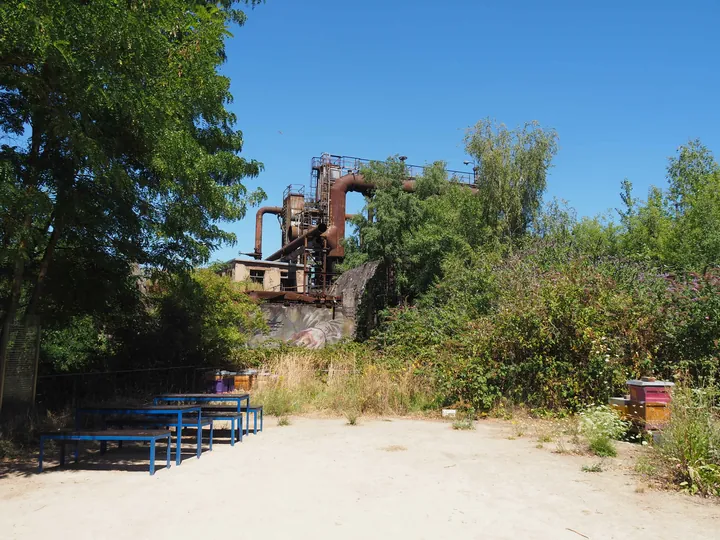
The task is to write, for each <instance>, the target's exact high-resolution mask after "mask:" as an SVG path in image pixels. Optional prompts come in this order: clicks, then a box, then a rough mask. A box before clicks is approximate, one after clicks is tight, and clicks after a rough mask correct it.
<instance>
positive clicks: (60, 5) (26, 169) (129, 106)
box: [0, 0, 263, 360]
mask: <svg viewBox="0 0 720 540" xmlns="http://www.w3.org/2000/svg"><path fill="white" fill-rule="evenodd" d="M239 3H240V2H236V1H233V0H221V1H220V2H210V1H196V2H193V3H190V4H188V3H187V2H182V1H179V0H162V1H159V2H139V1H134V0H129V1H127V2H120V3H118V2H116V1H114V0H98V1H93V2H69V1H67V0H23V1H21V0H9V1H7V2H4V3H2V5H0V28H2V29H3V31H2V33H1V34H0V130H2V132H4V133H5V134H6V140H7V141H8V142H9V143H12V144H3V145H2V147H0V180H1V181H2V185H0V210H1V215H0V246H2V251H1V252H0V271H1V274H0V280H1V281H0V293H1V295H2V298H0V301H1V304H0V311H1V312H2V323H3V324H2V340H1V341H0V360H2V357H3V356H4V351H5V348H6V346H7V342H8V336H9V328H10V324H11V323H12V322H13V320H15V319H16V316H19V317H20V318H22V319H23V320H25V321H26V322H27V321H28V320H30V319H32V318H33V316H34V315H36V314H37V313H38V312H39V311H41V308H42V306H43V299H44V298H46V296H47V295H46V294H45V293H46V292H47V289H46V285H47V284H48V282H49V281H50V279H51V278H52V275H53V273H54V272H55V270H57V269H58V268H56V267H55V266H54V262H57V261H56V260H57V254H58V253H60V252H63V253H68V254H72V255H69V256H68V257H66V258H65V261H64V262H63V263H64V264H72V262H73V260H74V259H75V258H81V257H82V258H84V257H88V258H90V260H91V261H93V262H92V263H91V264H90V266H91V267H92V266H93V265H96V262H97V264H100V265H101V266H102V264H109V263H107V261H113V262H112V264H113V265H115V266H116V267H117V266H119V267H123V268H124V269H125V272H124V273H125V275H127V274H129V273H130V269H131V266H132V265H133V264H140V265H150V266H156V267H161V268H166V269H178V268H184V267H187V266H188V265H189V264H198V263H202V262H205V261H206V260H207V259H208V256H209V254H210V252H211V251H212V249H213V248H215V247H217V246H219V245H221V244H224V243H228V242H233V241H234V236H233V235H232V234H230V233H227V232H225V231H223V230H222V229H221V228H220V227H219V226H218V223H219V222H220V221H222V220H237V219H240V218H241V217H242V216H243V215H244V214H245V209H246V205H247V204H248V203H253V202H255V201H257V200H258V199H260V198H261V197H262V196H263V193H262V191H260V190H258V191H256V192H253V193H248V191H247V190H246V188H245V186H244V184H243V179H245V178H248V177H254V176H256V175H257V174H258V173H259V171H260V170H261V167H262V165H261V164H260V163H258V162H256V161H248V160H246V159H244V158H242V157H240V156H239V155H238V153H239V152H240V150H241V149H242V145H243V138H242V133H241V132H240V131H239V130H237V129H236V128H235V121H236V118H235V116H234V115H233V114H232V113H231V112H230V111H228V110H227V108H226V106H227V104H228V103H229V102H230V100H231V95H230V93H229V86H230V82H229V80H228V79H227V77H224V76H221V75H220V74H219V73H218V68H219V66H220V64H221V63H222V62H223V61H224V60H225V49H224V40H225V38H226V37H227V36H228V35H229V32H228V28H229V25H230V24H231V23H237V24H242V23H243V22H244V20H245V15H244V13H243V12H242V11H241V10H239V9H236V7H235V6H236V5H237V4H239ZM244 3H246V4H251V5H254V4H256V3H258V2H257V0H250V1H247V2H244ZM120 273H121V274H122V273H123V272H120ZM96 298H97V299H98V301H102V299H101V298H98V297H97V295H96Z"/></svg>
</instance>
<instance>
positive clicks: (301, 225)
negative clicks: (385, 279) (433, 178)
mask: <svg viewBox="0 0 720 540" xmlns="http://www.w3.org/2000/svg"><path fill="white" fill-rule="evenodd" d="M369 163H370V161H369V160H366V159H360V158H355V157H348V156H336V155H330V154H323V155H322V156H320V157H315V158H313V159H312V169H311V175H310V186H309V190H306V186H304V185H298V184H291V185H289V186H288V187H287V188H286V189H285V191H284V193H283V202H282V206H265V207H262V208H260V209H259V210H258V211H257V215H256V222H255V251H254V252H253V254H252V255H253V257H254V258H255V259H257V261H258V262H257V263H255V264H256V265H263V266H269V265H272V261H275V262H276V265H277V266H278V267H279V268H282V269H283V271H284V278H283V279H281V280H280V284H279V286H273V289H275V290H276V291H278V292H295V293H301V294H308V293H316V294H320V295H325V294H326V293H327V291H328V288H329V286H330V285H331V284H332V282H333V281H334V279H335V277H336V271H335V267H336V265H337V263H338V262H340V261H342V260H343V257H344V256H345V248H344V247H343V245H342V240H343V238H345V222H346V221H347V220H348V219H351V218H352V217H353V216H352V215H348V214H346V212H345V200H346V196H347V193H348V192H351V191H352V192H359V193H363V194H369V193H371V192H372V191H373V190H374V189H375V186H374V185H373V184H371V183H369V182H366V181H365V179H364V178H363V175H362V174H361V173H360V171H361V170H362V168H363V167H366V166H367V165H369ZM406 169H407V172H408V179H407V180H406V181H405V182H404V184H403V189H404V190H405V191H414V190H415V180H414V179H415V178H416V177H417V176H418V175H421V174H422V173H423V170H424V167H419V166H414V165H407V166H406ZM448 175H449V177H450V179H451V180H452V181H454V182H458V183H461V184H464V185H467V186H468V187H470V188H471V189H475V188H474V174H473V173H471V172H470V173H468V172H459V171H448ZM265 214H274V215H277V216H278V217H279V220H278V221H279V222H280V228H281V231H282V247H281V248H280V249H279V250H277V251H276V252H275V253H273V254H271V255H269V256H268V257H267V258H266V261H263V262H259V261H260V260H261V259H262V229H263V216H264V215H265ZM252 264H253V263H251V262H249V261H248V266H252ZM273 266H275V265H273ZM250 274H252V271H250ZM266 290H267V287H266Z"/></svg>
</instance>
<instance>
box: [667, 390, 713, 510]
mask: <svg viewBox="0 0 720 540" xmlns="http://www.w3.org/2000/svg"><path fill="white" fill-rule="evenodd" d="M719 405H720V390H719V389H718V388H717V387H716V386H706V387H704V388H700V389H692V388H690V387H676V389H675V391H674V392H673V401H672V405H671V417H670V422H669V423H668V425H667V426H666V428H665V429H664V430H663V432H662V433H661V436H660V438H659V441H660V443H659V445H658V446H659V450H660V453H661V455H662V456H663V457H664V458H665V460H666V462H667V463H668V465H669V469H670V471H671V475H672V477H673V480H674V481H675V482H676V483H677V484H678V485H680V486H682V487H683V488H685V489H687V490H688V491H689V492H690V493H700V494H703V495H716V496H720V408H719Z"/></svg>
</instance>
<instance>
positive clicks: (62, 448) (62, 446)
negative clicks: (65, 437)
mask: <svg viewBox="0 0 720 540" xmlns="http://www.w3.org/2000/svg"><path fill="white" fill-rule="evenodd" d="M60 465H61V466H62V465H65V441H60Z"/></svg>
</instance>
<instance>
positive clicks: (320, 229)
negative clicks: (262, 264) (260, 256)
mask: <svg viewBox="0 0 720 540" xmlns="http://www.w3.org/2000/svg"><path fill="white" fill-rule="evenodd" d="M343 223H345V222H344V221H343ZM326 230H327V225H325V224H324V223H320V224H319V225H318V226H317V227H313V228H312V229H310V230H309V231H308V232H306V233H305V234H302V235H300V236H298V237H297V238H296V239H295V240H293V241H292V242H290V243H289V244H286V245H284V246H283V247H281V248H280V249H278V250H277V251H276V252H275V253H273V254H272V255H270V256H269V257H268V258H267V259H265V260H266V261H277V260H278V259H280V258H282V257H285V256H286V255H290V254H291V253H292V252H293V251H295V250H296V249H297V248H299V247H300V246H302V245H304V244H305V240H310V239H311V238H315V237H316V236H320V235H321V234H322V233H324V232H325V231H326Z"/></svg>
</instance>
